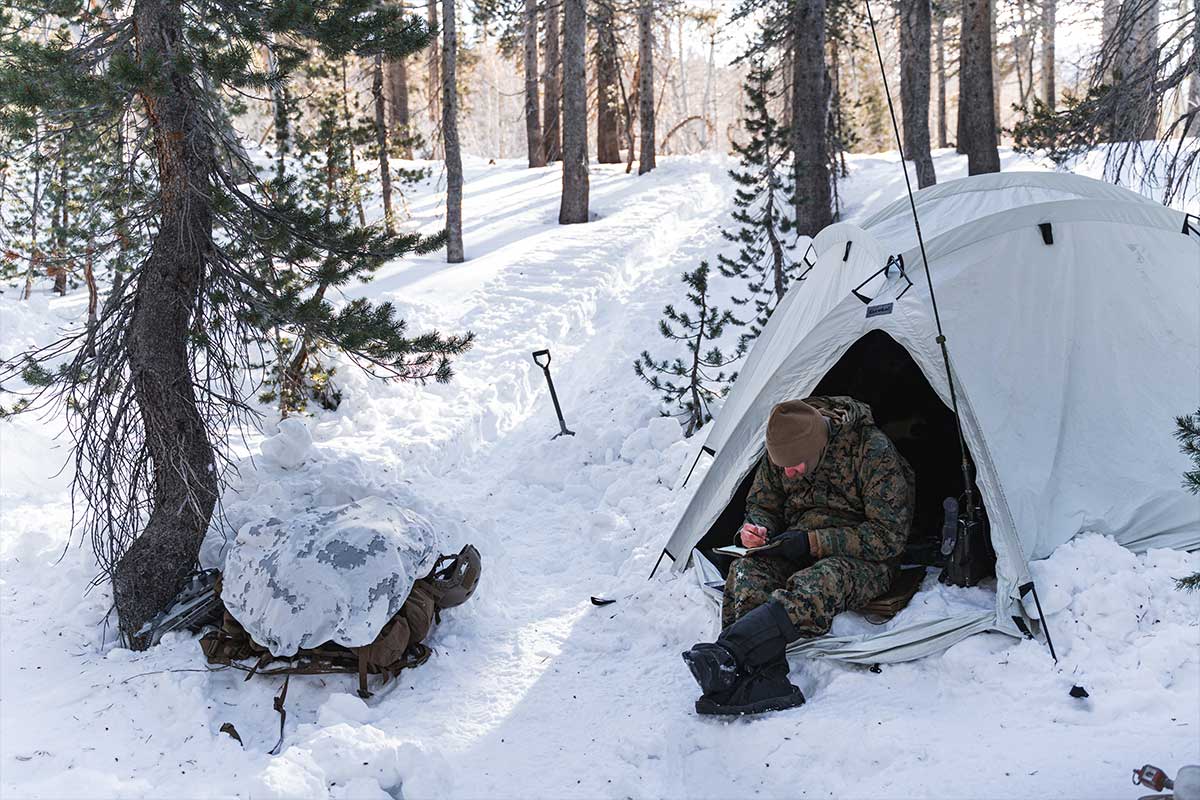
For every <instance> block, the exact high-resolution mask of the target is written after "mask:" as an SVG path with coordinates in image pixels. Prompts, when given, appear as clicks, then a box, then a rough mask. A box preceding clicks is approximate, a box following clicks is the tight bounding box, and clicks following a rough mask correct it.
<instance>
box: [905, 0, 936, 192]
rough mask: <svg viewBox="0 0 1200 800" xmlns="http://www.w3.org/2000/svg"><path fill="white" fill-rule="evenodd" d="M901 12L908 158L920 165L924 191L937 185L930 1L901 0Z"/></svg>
mask: <svg viewBox="0 0 1200 800" xmlns="http://www.w3.org/2000/svg"><path fill="white" fill-rule="evenodd" d="M899 12H900V15H899V16H900V109H901V113H902V116H903V126H904V127H903V130H904V155H905V157H906V158H909V159H911V160H912V161H913V163H914V164H915V165H916V168H917V185H918V186H919V187H920V188H922V189H924V188H925V187H926V186H932V185H934V184H935V183H937V176H936V175H935V174H934V170H933V156H932V155H931V154H930V152H929V77H930V76H929V64H930V59H929V38H930V33H931V32H932V20H931V17H930V7H929V0H901V2H900V5H899Z"/></svg>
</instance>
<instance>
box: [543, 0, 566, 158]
mask: <svg viewBox="0 0 1200 800" xmlns="http://www.w3.org/2000/svg"><path fill="white" fill-rule="evenodd" d="M561 2H562V0H547V1H546V48H545V50H546V63H545V64H544V65H543V66H542V70H543V72H542V149H543V150H544V151H545V153H546V163H547V164H553V163H554V162H555V161H558V160H559V159H561V158H562V129H561V127H560V125H559V123H560V119H561V117H562V114H561V111H560V106H559V103H560V101H561V99H562V79H561V77H560V76H561V74H562V73H561V72H560V69H561V68H562V63H561V62H562V58H561V55H560V53H559V42H560V36H561V34H560V32H559V30H558V11H559V3H561Z"/></svg>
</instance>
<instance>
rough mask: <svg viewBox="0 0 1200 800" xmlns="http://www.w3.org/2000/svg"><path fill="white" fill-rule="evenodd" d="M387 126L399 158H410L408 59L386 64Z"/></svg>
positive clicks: (394, 60) (395, 60)
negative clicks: (395, 142) (396, 144)
mask: <svg viewBox="0 0 1200 800" xmlns="http://www.w3.org/2000/svg"><path fill="white" fill-rule="evenodd" d="M387 74H388V111H389V114H388V124H389V127H390V128H391V135H392V140H393V141H397V142H399V144H400V157H401V158H412V157H413V154H412V131H411V130H410V129H409V125H410V119H411V117H410V115H409V108H408V59H407V58H395V59H392V60H391V61H389V62H388V68H387Z"/></svg>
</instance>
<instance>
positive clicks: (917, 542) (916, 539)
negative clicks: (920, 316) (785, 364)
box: [812, 330, 987, 566]
mask: <svg viewBox="0 0 1200 800" xmlns="http://www.w3.org/2000/svg"><path fill="white" fill-rule="evenodd" d="M812 394H814V395H825V396H827V395H849V396H850V397H853V398H855V399H856V400H861V401H862V402H864V403H866V404H867V405H869V406H870V407H871V412H872V415H873V416H874V417H875V424H876V425H877V426H879V428H880V429H881V430H882V431H883V432H884V433H886V434H887V435H888V438H889V439H891V440H892V443H893V444H895V445H896V449H897V450H899V451H900V454H901V455H902V456H904V458H905V459H907V460H908V463H909V464H910V465H912V468H913V471H914V472H915V473H916V475H917V498H916V506H915V507H914V509H913V527H912V533H911V534H910V535H909V539H908V549H907V550H906V551H905V554H904V561H905V562H906V563H910V564H926V565H931V566H932V565H940V564H941V563H942V561H943V558H942V556H941V553H940V546H941V527H942V517H943V511H942V501H943V500H945V499H946V498H947V497H959V495H961V494H962V491H963V482H962V468H961V463H960V462H961V456H960V451H959V445H958V431H957V430H956V427H955V424H954V414H953V413H952V412H951V411H950V408H949V407H948V406H947V405H946V404H945V403H943V402H942V400H941V398H939V397H938V396H937V393H936V392H934V391H933V387H932V386H930V385H929V381H928V380H927V379H926V378H925V375H924V373H922V372H921V368H920V367H918V366H917V363H916V362H915V361H913V358H912V356H911V355H909V353H908V351H907V350H905V349H904V347H903V345H901V344H900V343H899V342H897V341H896V340H895V339H893V338H892V337H891V336H889V335H887V334H886V333H884V332H883V331H880V330H874V331H869V332H868V333H867V334H866V335H864V336H863V337H862V338H861V339H859V340H858V341H856V342H855V343H854V344H852V345H851V346H850V349H848V350H847V351H846V352H845V354H844V355H843V356H842V357H841V358H840V359H839V360H838V362H837V363H836V364H834V365H833V367H832V368H831V369H830V370H829V372H827V373H825V377H823V378H822V379H821V381H820V382H819V383H818V384H817V387H816V388H815V389H814V390H813V391H812ZM967 458H968V459H970V458H971V455H970V453H968V454H967ZM971 474H972V475H974V474H975V464H974V462H973V460H972V463H971ZM980 496H981V495H980V493H979V489H978V487H975V497H976V498H977V500H978V498H979V497H980ZM986 513H987V512H986V509H984V514H985V515H986Z"/></svg>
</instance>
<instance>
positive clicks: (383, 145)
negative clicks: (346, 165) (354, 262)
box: [371, 54, 396, 236]
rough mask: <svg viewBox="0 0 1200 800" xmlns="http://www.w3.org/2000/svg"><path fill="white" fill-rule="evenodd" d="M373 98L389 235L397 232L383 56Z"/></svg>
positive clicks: (377, 62) (377, 65)
mask: <svg viewBox="0 0 1200 800" xmlns="http://www.w3.org/2000/svg"><path fill="white" fill-rule="evenodd" d="M371 96H372V97H373V98H374V100H375V147H376V149H377V150H378V151H379V185H380V189H381V190H382V193H383V227H384V230H385V231H387V235H388V236H391V235H392V234H394V233H395V232H396V224H395V218H394V217H393V215H392V169H391V165H389V164H388V127H387V114H386V111H385V109H384V102H383V55H382V54H376V56H375V68H374V70H373V71H372V78H371Z"/></svg>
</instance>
